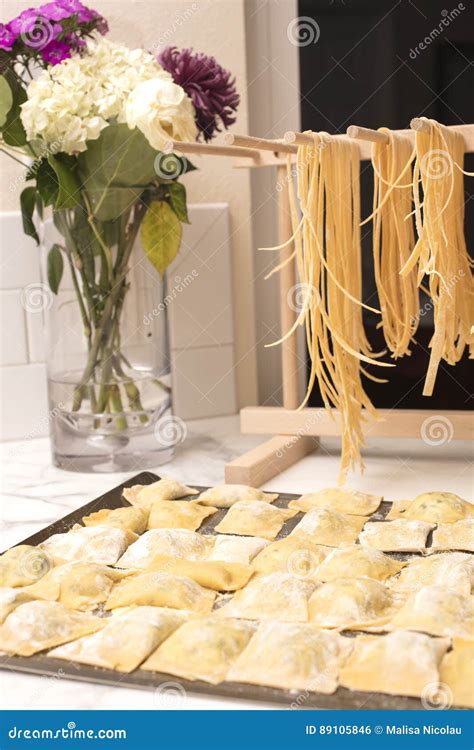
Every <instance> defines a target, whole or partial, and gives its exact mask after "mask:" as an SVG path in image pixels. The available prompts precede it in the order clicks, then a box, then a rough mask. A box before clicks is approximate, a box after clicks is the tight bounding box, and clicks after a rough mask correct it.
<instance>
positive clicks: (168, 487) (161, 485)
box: [122, 478, 199, 508]
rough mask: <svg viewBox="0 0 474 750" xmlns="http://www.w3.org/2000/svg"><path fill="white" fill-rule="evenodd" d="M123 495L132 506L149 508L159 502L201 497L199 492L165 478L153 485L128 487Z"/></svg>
mask: <svg viewBox="0 0 474 750" xmlns="http://www.w3.org/2000/svg"><path fill="white" fill-rule="evenodd" d="M122 494H123V496H124V498H125V500H128V502H129V503H131V505H138V506H139V507H141V508H149V507H150V506H151V505H153V503H156V502H157V501H158V500H179V498H182V497H189V496H190V495H199V490H195V489H194V488H193V487H188V486H187V485H185V484H182V483H181V482H177V481H176V480H175V479H165V478H163V479H160V480H159V481H158V482H153V484H135V485H134V486H133V487H127V488H126V489H124V491H123V493H122Z"/></svg>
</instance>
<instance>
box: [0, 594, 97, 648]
mask: <svg viewBox="0 0 474 750" xmlns="http://www.w3.org/2000/svg"><path fill="white" fill-rule="evenodd" d="M104 625H105V620H104V618H100V617H94V616H93V615H90V614H86V613H85V612H74V611H73V610H70V609H66V607H65V606H64V605H63V604H60V603H59V602H42V601H33V602H27V603H26V604H20V606H19V607H16V609H14V610H13V612H10V614H9V615H8V616H7V618H6V620H5V622H4V623H3V625H0V651H6V652H7V653H9V654H19V655H20V656H31V655H32V654H35V653H37V652H38V651H44V650H45V649H47V648H53V646H59V645H60V644H61V643H67V641H72V640H74V638H79V637H80V636H82V635H86V634H87V633H94V632H95V631H96V630H100V629H101V628H103V627H104Z"/></svg>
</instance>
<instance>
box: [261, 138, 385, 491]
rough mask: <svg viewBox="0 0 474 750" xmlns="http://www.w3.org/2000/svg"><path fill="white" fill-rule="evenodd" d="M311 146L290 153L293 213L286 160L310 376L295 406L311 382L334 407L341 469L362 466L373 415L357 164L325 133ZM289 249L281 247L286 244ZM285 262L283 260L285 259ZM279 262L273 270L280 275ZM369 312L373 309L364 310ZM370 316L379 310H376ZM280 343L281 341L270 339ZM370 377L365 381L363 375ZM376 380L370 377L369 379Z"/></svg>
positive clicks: (355, 156) (351, 148) (351, 146)
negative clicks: (363, 364)
mask: <svg viewBox="0 0 474 750" xmlns="http://www.w3.org/2000/svg"><path fill="white" fill-rule="evenodd" d="M312 135H313V138H314V146H300V147H299V148H298V154H297V167H296V174H297V196H298V203H299V208H300V210H301V214H302V215H301V217H300V215H299V213H298V208H297V201H296V196H295V194H294V189H293V179H292V174H293V171H294V169H293V167H292V166H291V160H290V159H288V182H289V187H290V190H289V192H290V206H291V217H292V229H293V232H292V238H291V239H292V240H294V243H295V251H294V254H293V256H296V261H297V267H298V272H299V278H300V282H301V285H302V289H303V290H304V303H303V305H302V309H301V311H300V313H299V315H298V318H297V321H296V323H295V326H293V328H292V329H291V330H290V331H288V332H287V333H286V335H285V336H284V337H283V339H281V340H284V339H285V338H287V337H288V336H290V335H292V333H293V331H294V329H295V327H296V326H297V325H304V326H305V330H306V340H307V345H308V349H309V353H310V357H311V372H310V377H309V381H308V387H307V392H306V396H305V398H304V400H303V403H302V405H301V407H300V408H302V407H303V406H304V405H305V404H306V403H307V400H308V398H309V396H310V393H311V391H312V389H313V386H314V384H315V382H316V381H317V382H318V385H319V389H320V392H321V397H322V400H323V403H324V405H325V407H326V408H327V409H329V410H331V409H332V408H333V407H334V408H336V409H338V411H339V413H340V418H341V433H342V446H341V469H340V481H341V482H343V481H344V479H345V476H346V474H347V471H348V470H349V469H350V468H353V467H354V466H355V464H357V463H358V464H360V466H361V467H362V468H363V463H362V459H361V455H360V449H361V446H362V445H363V442H364V438H363V431H362V426H363V423H364V421H365V419H366V416H365V414H364V411H365V410H366V412H367V413H368V414H369V415H370V416H371V417H373V418H376V412H375V409H374V407H373V406H372V403H371V401H370V399H369V397H368V396H367V394H366V393H365V391H364V388H363V385H362V380H361V375H362V373H363V374H366V373H365V371H364V370H363V369H362V368H361V362H367V363H369V364H378V365H381V366H387V367H390V366H391V365H389V364H388V365H387V364H385V363H381V362H378V361H377V360H376V359H375V358H374V357H375V356H378V355H374V354H373V352H372V351H371V348H370V345H369V342H368V340H367V338H366V335H365V331H364V327H363V323H362V307H367V306H366V305H364V304H363V303H362V301H361V297H362V274H361V247H360V181H359V171H360V160H359V150H358V146H357V144H355V143H353V142H351V141H350V140H349V139H345V138H334V137H332V136H329V135H328V134H326V133H324V134H312ZM287 244H288V243H287ZM287 262H288V261H287ZM280 268H281V265H280V266H278V267H277V268H276V269H274V270H275V271H277V270H279V269H280ZM368 309H371V310H373V308H368ZM375 312H378V311H377V310H375ZM276 343H280V342H276ZM369 377H371V376H369ZM373 379H374V380H377V378H373Z"/></svg>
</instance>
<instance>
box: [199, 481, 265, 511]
mask: <svg viewBox="0 0 474 750" xmlns="http://www.w3.org/2000/svg"><path fill="white" fill-rule="evenodd" d="M277 497H278V494H276V493H269V492H262V490H258V489H255V487H248V486H247V485H246V484H219V485H217V487H211V488H210V489H209V490H206V491H205V492H203V493H202V495H199V497H198V498H196V500H195V502H196V503H201V505H211V506H214V507H215V508H230V507H231V505H234V504H235V503H238V502H239V501H240V500H258V501H260V502H264V503H272V502H273V501H274V500H276V499H277Z"/></svg>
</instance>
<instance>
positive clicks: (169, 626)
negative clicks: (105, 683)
mask: <svg viewBox="0 0 474 750" xmlns="http://www.w3.org/2000/svg"><path fill="white" fill-rule="evenodd" d="M187 616H188V615H187V613H184V612H179V611H178V610H176V609H164V608H161V607H136V608H134V609H131V610H129V611H127V612H124V613H120V614H117V615H114V616H112V617H110V618H108V619H107V620H105V623H106V624H105V627H104V629H103V630H100V631H99V632H97V633H94V634H93V635H87V636H85V637H83V638H79V639H78V640H77V641H73V642H72V643H67V644H65V645H63V646H59V647H58V648H55V649H53V650H52V651H50V652H49V653H48V656H50V657H53V658H55V659H67V660H68V661H75V662H79V663H80V664H90V665H91V666H95V667H104V668H105V669H114V670H116V671H117V672H132V671H133V670H134V669H136V668H137V667H138V666H139V665H140V664H141V663H142V661H144V660H145V659H146V658H147V657H148V656H149V655H150V654H151V652H152V651H154V649H155V648H157V647H158V646H159V645H160V643H162V642H163V641H164V640H165V638H167V637H168V636H169V635H171V633H172V632H173V631H174V630H176V628H178V627H179V626H180V625H182V624H183V622H184V621H185V620H186V617H187Z"/></svg>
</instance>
